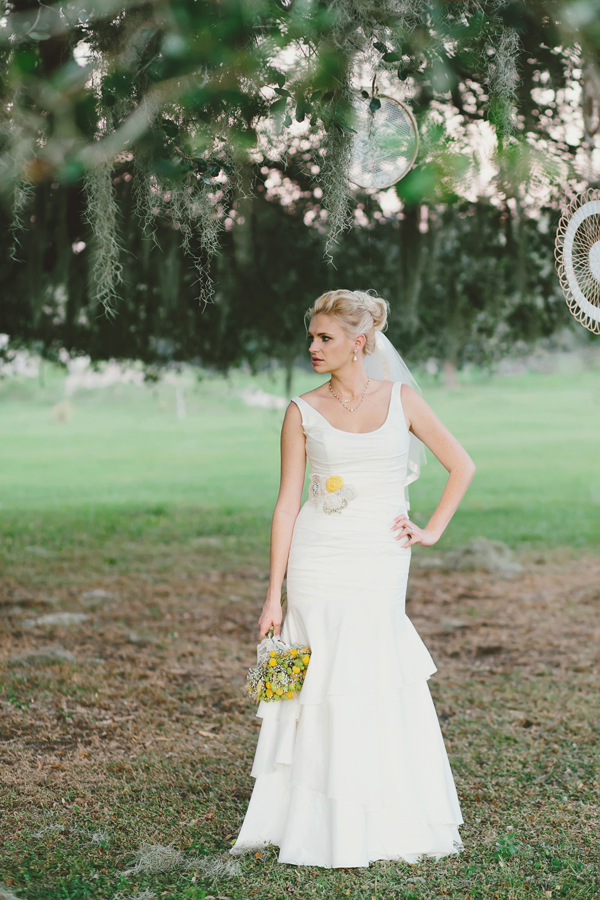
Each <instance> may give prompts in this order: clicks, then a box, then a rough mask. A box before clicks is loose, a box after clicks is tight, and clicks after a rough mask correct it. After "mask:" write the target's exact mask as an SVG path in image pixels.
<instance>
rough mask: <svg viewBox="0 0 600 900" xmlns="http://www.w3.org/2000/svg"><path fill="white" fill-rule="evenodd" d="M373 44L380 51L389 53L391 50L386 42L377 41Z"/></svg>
mask: <svg viewBox="0 0 600 900" xmlns="http://www.w3.org/2000/svg"><path fill="white" fill-rule="evenodd" d="M373 46H374V47H375V49H376V50H379V52H380V53H388V52H389V51H388V48H387V47H386V46H385V44H382V43H381V41H375V43H374V44H373Z"/></svg>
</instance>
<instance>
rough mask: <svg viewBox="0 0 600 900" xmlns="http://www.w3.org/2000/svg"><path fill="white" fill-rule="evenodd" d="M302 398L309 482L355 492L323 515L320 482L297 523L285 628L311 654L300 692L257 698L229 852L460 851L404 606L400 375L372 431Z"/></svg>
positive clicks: (332, 862) (439, 742)
mask: <svg viewBox="0 0 600 900" xmlns="http://www.w3.org/2000/svg"><path fill="white" fill-rule="evenodd" d="M294 402H295V403H296V404H297V405H298V407H299V409H300V412H301V414H302V424H303V429H304V433H305V435H306V451H307V456H308V459H309V462H310V465H311V468H312V472H313V480H314V475H315V474H316V475H321V476H327V477H329V476H332V475H337V476H341V477H342V479H343V481H344V486H345V487H346V486H349V487H351V489H352V493H353V494H354V496H353V497H352V499H347V505H346V506H343V507H342V508H341V509H340V510H339V511H333V512H329V513H327V512H326V511H325V508H324V506H323V497H325V498H326V499H330V498H329V497H328V495H327V492H326V491H325V492H323V489H321V496H320V498H315V499H314V500H313V501H311V500H310V499H309V500H308V501H307V502H306V503H305V504H304V505H303V507H302V509H301V510H300V513H299V515H298V518H297V519H296V523H295V527H294V533H293V539H292V545H291V550H290V557H289V564H288V575H287V591H288V594H287V616H286V619H285V622H284V624H283V629H282V637H283V639H284V640H285V641H286V642H288V643H296V642H298V643H302V644H304V643H307V644H309V645H310V647H311V650H312V656H311V660H310V665H309V667H308V671H307V675H306V680H305V683H304V686H303V688H302V691H301V692H300V693H299V694H297V695H295V697H294V699H293V700H284V701H278V702H276V703H274V702H270V703H265V702H261V703H260V705H259V708H258V713H257V715H258V716H260V717H261V718H262V727H261V731H260V735H259V740H258V746H257V750H256V756H255V760H254V766H253V769H252V775H253V776H254V777H255V779H256V783H255V786H254V791H253V793H252V798H251V800H250V805H249V807H248V811H247V814H246V817H245V819H244V823H243V826H242V829H241V832H240V834H239V837H238V839H237V841H236V843H235V845H234V847H233V848H232V851H231V852H232V853H234V854H241V853H245V852H248V851H250V850H256V849H259V848H261V847H264V846H265V844H275V845H276V846H278V847H279V848H280V853H279V861H280V862H283V863H293V864H296V865H314V866H324V867H328V868H330V867H349V866H368V865H369V862H370V861H372V860H377V859H396V860H406V861H407V862H417V861H418V859H419V857H421V856H423V855H427V856H433V857H438V858H439V857H442V856H446V855H448V854H452V853H457V852H458V851H459V850H460V848H461V846H462V845H461V839H460V835H459V832H458V826H459V825H460V824H461V823H462V817H461V812H460V806H459V802H458V798H457V795H456V789H455V786H454V780H453V777H452V772H451V770H450V765H449V763H448V758H447V755H446V749H445V747H444V742H443V738H442V734H441V731H440V727H439V724H438V719H437V715H436V712H435V708H434V706H433V702H432V699H431V695H430V693H429V687H428V685H427V679H428V678H429V677H430V675H432V674H433V673H434V672H435V671H436V667H435V665H434V663H433V660H432V658H431V656H430V655H429V652H428V651H427V649H426V647H425V645H424V644H423V642H422V641H421V639H420V637H419V636H418V634H417V632H416V630H415V628H414V626H413V625H412V623H411V622H410V620H409V619H408V617H407V616H406V613H405V599H406V583H407V578H408V569H409V565H410V555H411V553H410V549H404V548H403V547H402V546H401V544H400V542H398V541H396V540H395V538H394V532H393V531H392V530H391V526H392V522H393V519H394V518H395V517H396V516H398V515H400V514H401V513H402V512H405V511H406V509H407V503H406V500H405V484H406V481H407V461H408V447H409V431H408V428H407V425H406V421H405V418H404V413H403V410H402V403H401V384H400V383H399V382H396V383H394V385H393V387H392V392H391V398H390V406H389V411H388V416H387V419H386V421H385V423H384V424H383V425H382V426H381V427H380V428H378V429H377V430H376V431H372V432H367V433H362V434H353V433H350V432H346V431H341V430H340V429H337V428H334V427H333V426H332V425H330V424H329V422H328V421H327V420H326V419H325V418H324V417H323V416H322V415H321V414H320V413H318V412H317V411H316V410H315V409H314V408H313V407H312V406H311V405H310V404H309V403H307V402H306V401H305V400H303V399H302V398H301V397H294ZM317 481H318V479H317ZM322 483H323V480H321V484H322ZM338 483H339V482H338ZM315 490H316V489H315Z"/></svg>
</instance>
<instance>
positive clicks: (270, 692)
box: [267, 688, 273, 698]
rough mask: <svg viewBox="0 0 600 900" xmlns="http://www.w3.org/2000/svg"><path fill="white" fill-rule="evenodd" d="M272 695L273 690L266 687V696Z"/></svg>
mask: <svg viewBox="0 0 600 900" xmlns="http://www.w3.org/2000/svg"><path fill="white" fill-rule="evenodd" d="M272 696H273V691H271V690H269V688H267V697H269V698H271V697H272Z"/></svg>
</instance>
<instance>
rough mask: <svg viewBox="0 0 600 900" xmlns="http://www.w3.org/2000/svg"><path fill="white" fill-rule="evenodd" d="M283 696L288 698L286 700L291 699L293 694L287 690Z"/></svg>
mask: <svg viewBox="0 0 600 900" xmlns="http://www.w3.org/2000/svg"><path fill="white" fill-rule="evenodd" d="M285 696H286V697H287V698H288V700H291V699H292V697H293V696H294V695H293V694H292V692H291V691H288V692H287V694H286V695H285Z"/></svg>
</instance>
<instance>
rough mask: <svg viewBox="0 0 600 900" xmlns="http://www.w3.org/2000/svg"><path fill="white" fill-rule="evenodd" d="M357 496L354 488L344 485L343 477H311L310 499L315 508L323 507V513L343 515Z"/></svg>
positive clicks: (309, 486)
mask: <svg viewBox="0 0 600 900" xmlns="http://www.w3.org/2000/svg"><path fill="white" fill-rule="evenodd" d="M355 496H356V493H355V491H354V488H352V487H351V486H350V485H349V484H344V479H343V478H342V476H341V475H330V476H329V477H328V476H327V475H314V474H313V475H311V476H310V484H309V485H308V499H309V500H310V502H311V503H312V504H313V505H314V506H322V507H323V512H325V513H327V514H328V515H331V513H341V511H342V510H343V509H345V508H346V507H347V506H348V503H349V501H350V500H353V499H354V497H355Z"/></svg>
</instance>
